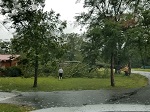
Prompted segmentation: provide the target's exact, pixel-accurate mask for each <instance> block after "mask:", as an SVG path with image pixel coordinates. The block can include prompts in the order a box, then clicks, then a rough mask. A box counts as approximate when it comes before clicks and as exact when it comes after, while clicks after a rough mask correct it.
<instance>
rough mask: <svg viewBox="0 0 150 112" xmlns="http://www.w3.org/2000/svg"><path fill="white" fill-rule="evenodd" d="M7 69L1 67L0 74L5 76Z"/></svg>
mask: <svg viewBox="0 0 150 112" xmlns="http://www.w3.org/2000/svg"><path fill="white" fill-rule="evenodd" d="M4 72H5V70H4V69H3V68H0V76H4Z"/></svg>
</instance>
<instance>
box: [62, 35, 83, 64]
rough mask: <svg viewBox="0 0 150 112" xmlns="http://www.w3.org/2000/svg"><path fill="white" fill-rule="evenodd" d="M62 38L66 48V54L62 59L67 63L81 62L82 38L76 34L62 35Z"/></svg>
mask: <svg viewBox="0 0 150 112" xmlns="http://www.w3.org/2000/svg"><path fill="white" fill-rule="evenodd" d="M62 37H63V41H64V46H65V48H66V49H65V50H66V53H65V54H64V56H63V58H64V59H65V60H69V61H73V60H78V61H82V56H81V52H80V49H81V45H82V42H83V38H82V36H80V35H79V34H76V33H68V34H63V35H62Z"/></svg>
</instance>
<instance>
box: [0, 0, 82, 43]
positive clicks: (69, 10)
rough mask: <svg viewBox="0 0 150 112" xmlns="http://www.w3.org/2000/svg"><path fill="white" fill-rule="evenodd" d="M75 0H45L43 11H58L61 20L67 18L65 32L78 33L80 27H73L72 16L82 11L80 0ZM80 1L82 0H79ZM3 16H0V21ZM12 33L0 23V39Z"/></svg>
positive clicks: (6, 37)
mask: <svg viewBox="0 0 150 112" xmlns="http://www.w3.org/2000/svg"><path fill="white" fill-rule="evenodd" d="M76 1H77V0H46V2H45V3H46V6H45V11H50V10H51V9H53V10H54V11H55V12H56V13H60V15H61V18H60V19H61V20H67V22H68V23H69V24H68V27H67V28H66V29H65V32H66V33H71V32H75V33H80V32H81V31H80V27H74V22H75V19H74V16H76V15H77V14H78V13H80V12H82V11H83V4H82V2H80V3H76ZM81 1H82V0H81ZM2 20H3V17H2V16H0V22H1V21H2ZM10 38H12V35H11V33H10V32H8V31H7V30H6V29H5V28H3V26H2V24H1V23H0V39H3V40H4V39H10Z"/></svg>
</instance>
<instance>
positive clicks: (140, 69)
mask: <svg viewBox="0 0 150 112" xmlns="http://www.w3.org/2000/svg"><path fill="white" fill-rule="evenodd" d="M132 70H135V71H144V72H150V69H143V68H133V69H132Z"/></svg>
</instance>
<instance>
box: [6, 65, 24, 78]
mask: <svg viewBox="0 0 150 112" xmlns="http://www.w3.org/2000/svg"><path fill="white" fill-rule="evenodd" d="M4 75H5V76H6V77H19V76H22V75H23V74H22V72H21V69H20V68H18V67H10V68H6V69H5V71H4Z"/></svg>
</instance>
